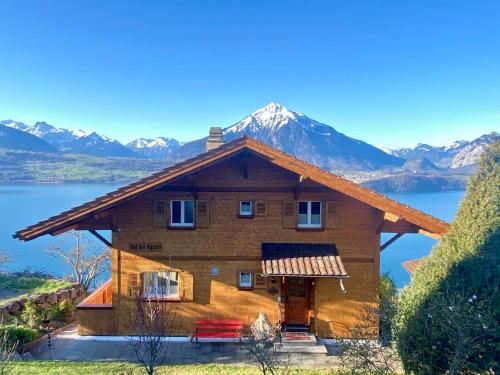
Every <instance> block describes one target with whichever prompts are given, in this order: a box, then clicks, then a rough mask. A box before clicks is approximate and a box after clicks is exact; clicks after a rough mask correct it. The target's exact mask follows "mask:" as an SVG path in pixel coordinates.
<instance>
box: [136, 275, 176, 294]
mask: <svg viewBox="0 0 500 375" xmlns="http://www.w3.org/2000/svg"><path fill="white" fill-rule="evenodd" d="M144 296H145V297H147V298H173V299H177V298H179V274H178V273H177V272H144Z"/></svg>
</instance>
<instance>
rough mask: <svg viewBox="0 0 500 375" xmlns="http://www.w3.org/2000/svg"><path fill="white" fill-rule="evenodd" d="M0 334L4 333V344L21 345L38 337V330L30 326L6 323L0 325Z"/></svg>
mask: <svg viewBox="0 0 500 375" xmlns="http://www.w3.org/2000/svg"><path fill="white" fill-rule="evenodd" d="M0 335H6V336H7V339H6V344H7V345H14V344H16V343H17V345H18V346H22V345H24V344H26V343H28V342H30V341H33V340H34V339H36V338H37V337H38V332H37V331H36V330H35V329H33V328H30V327H25V326H20V325H15V324H6V325H2V326H0Z"/></svg>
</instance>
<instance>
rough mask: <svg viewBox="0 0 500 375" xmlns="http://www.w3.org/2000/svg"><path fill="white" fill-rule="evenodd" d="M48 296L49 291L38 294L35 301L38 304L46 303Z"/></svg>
mask: <svg viewBox="0 0 500 375" xmlns="http://www.w3.org/2000/svg"><path fill="white" fill-rule="evenodd" d="M47 296H48V293H43V294H40V295H38V296H36V297H35V298H33V301H35V303H36V304H37V305H41V304H43V303H45V300H46V299H47Z"/></svg>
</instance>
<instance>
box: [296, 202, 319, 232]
mask: <svg viewBox="0 0 500 375" xmlns="http://www.w3.org/2000/svg"><path fill="white" fill-rule="evenodd" d="M301 203H307V223H305V224H304V223H299V217H300V204H301ZM313 203H319V224H312V223H311V219H312V204H313ZM298 204H299V207H298V208H297V227H298V228H321V227H322V225H323V202H321V201H299V203H298Z"/></svg>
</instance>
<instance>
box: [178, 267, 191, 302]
mask: <svg viewBox="0 0 500 375" xmlns="http://www.w3.org/2000/svg"><path fill="white" fill-rule="evenodd" d="M180 276H181V288H182V294H181V297H182V300H183V301H193V295H194V293H193V274H192V273H189V272H181V275H180Z"/></svg>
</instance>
